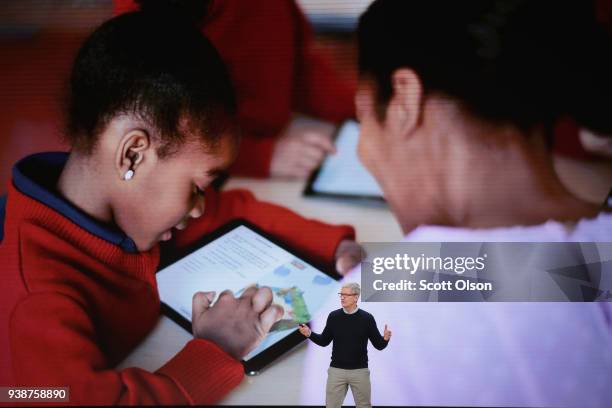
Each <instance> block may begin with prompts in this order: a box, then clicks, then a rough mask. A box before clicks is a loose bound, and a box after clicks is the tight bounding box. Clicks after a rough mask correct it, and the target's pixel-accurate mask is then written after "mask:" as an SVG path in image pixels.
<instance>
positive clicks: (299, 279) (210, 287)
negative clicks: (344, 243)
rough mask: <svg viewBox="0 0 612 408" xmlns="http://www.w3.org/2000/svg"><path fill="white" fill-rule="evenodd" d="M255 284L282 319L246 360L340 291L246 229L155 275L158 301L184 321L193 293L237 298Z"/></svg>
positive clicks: (335, 284) (322, 275)
mask: <svg viewBox="0 0 612 408" xmlns="http://www.w3.org/2000/svg"><path fill="white" fill-rule="evenodd" d="M253 283H257V284H258V285H260V286H269V287H270V288H271V289H272V293H273V294H274V302H275V303H278V304H280V305H281V306H283V308H284V309H285V315H284V316H283V318H282V320H281V321H280V322H278V323H276V324H275V325H274V326H273V327H272V330H271V331H270V333H269V334H268V335H267V337H266V338H265V339H264V341H263V342H262V343H261V344H260V345H259V346H258V347H257V348H255V350H253V351H252V352H251V353H249V355H247V356H246V357H245V360H249V359H250V358H252V357H253V356H255V355H257V354H259V353H260V352H261V351H263V350H265V349H267V348H268V347H270V346H271V345H273V344H274V343H276V342H278V341H280V340H281V339H283V338H284V337H286V336H288V335H289V334H291V333H292V332H294V331H295V329H296V328H297V325H298V324H299V323H306V322H308V321H310V320H311V317H312V316H313V315H314V314H315V313H316V311H317V310H318V309H319V308H320V307H321V306H322V305H323V304H324V302H325V301H327V300H328V299H329V296H331V295H333V294H334V293H335V292H337V291H338V289H339V287H340V284H339V283H338V282H337V281H335V280H334V279H333V278H331V277H330V276H329V275H326V274H325V273H323V272H321V271H320V270H318V269H316V268H314V267H313V266H312V265H310V264H308V263H306V262H304V261H302V260H301V259H299V258H297V257H295V256H294V255H292V254H291V253H290V252H288V251H286V250H284V249H283V248H281V247H279V246H278V245H276V244H274V243H272V242H271V241H269V240H268V239H266V238H265V237H263V236H261V235H260V234H258V233H256V232H254V231H253V230H251V229H249V228H248V227H246V226H244V225H240V226H237V227H236V228H234V229H232V230H231V231H229V232H228V233H226V234H225V235H223V236H221V237H219V238H217V239H215V240H214V241H212V242H210V243H208V244H206V245H204V246H203V247H202V248H200V249H198V250H196V251H194V252H192V253H191V254H189V255H187V256H186V257H184V258H182V259H181V260H179V261H177V262H175V263H174V264H172V265H170V266H168V267H166V268H164V269H162V270H161V271H159V272H158V273H157V284H158V288H159V294H160V297H161V300H162V302H164V303H165V304H167V305H168V306H170V307H171V308H172V309H174V310H175V311H176V312H178V313H179V314H180V315H182V316H183V317H184V318H185V319H187V320H188V321H191V300H192V297H193V294H194V293H195V292H197V291H216V292H217V295H218V294H219V293H221V292H222V291H223V290H225V289H230V290H231V291H233V292H234V296H240V294H241V293H242V290H243V289H244V288H245V287H247V286H249V285H251V284H253Z"/></svg>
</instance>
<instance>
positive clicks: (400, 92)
mask: <svg viewBox="0 0 612 408" xmlns="http://www.w3.org/2000/svg"><path fill="white" fill-rule="evenodd" d="M391 86H392V89H393V96H392V97H391V99H390V101H389V104H388V105H387V112H386V115H385V118H386V122H387V127H389V128H390V129H391V130H392V133H393V134H396V135H399V136H400V137H402V138H404V137H407V136H409V135H410V134H411V133H412V131H413V130H414V129H415V128H416V127H417V126H418V123H419V120H420V118H421V115H422V106H423V103H422V102H423V85H422V83H421V79H420V78H419V76H418V75H417V73H416V72H414V71H413V70H412V69H409V68H400V69H397V70H395V71H394V72H393V74H392V75H391Z"/></svg>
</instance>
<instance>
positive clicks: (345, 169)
mask: <svg viewBox="0 0 612 408" xmlns="http://www.w3.org/2000/svg"><path fill="white" fill-rule="evenodd" d="M358 141H359V124H358V123H357V122H355V121H352V120H351V121H347V122H345V123H344V124H343V125H342V127H341V128H340V130H339V131H338V136H337V137H336V150H337V151H336V154H332V155H329V156H327V157H326V158H325V160H324V161H323V164H322V165H321V169H320V170H319V174H318V176H317V178H316V180H315V181H314V183H313V184H312V189H313V190H314V191H315V192H317V193H328V194H346V195H356V196H375V197H382V196H383V193H382V191H381V189H380V187H379V186H378V183H377V182H376V180H375V179H374V177H372V175H371V174H370V173H369V172H368V171H367V170H366V168H365V167H364V166H363V165H362V164H361V162H360V161H359V157H358V156H357V143H358Z"/></svg>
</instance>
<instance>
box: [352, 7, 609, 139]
mask: <svg viewBox="0 0 612 408" xmlns="http://www.w3.org/2000/svg"><path fill="white" fill-rule="evenodd" d="M358 41H359V68H360V73H361V75H363V76H368V77H371V78H372V79H373V80H374V81H375V83H376V84H377V88H378V95H377V99H378V103H379V106H384V105H386V104H387V103H388V101H389V99H390V97H391V96H392V95H391V94H392V86H391V75H392V73H393V71H395V70H396V69H398V68H400V67H408V68H412V69H413V70H414V71H415V72H416V73H417V74H418V75H419V77H420V79H421V81H422V83H423V87H424V90H425V92H426V93H427V92H441V93H444V94H446V95H448V96H451V97H454V98H456V99H457V100H458V101H460V103H462V104H463V105H464V106H466V107H467V108H468V109H470V110H471V111H472V112H474V113H475V114H477V115H479V116H481V117H484V118H487V119H490V120H493V121H499V122H509V123H513V124H516V125H518V126H520V127H521V128H524V129H528V128H531V127H532V126H534V125H537V124H547V125H550V124H552V123H553V122H554V121H555V120H556V119H558V118H559V117H561V116H564V115H569V116H571V117H573V118H575V119H576V120H577V121H578V122H579V123H580V124H581V125H583V126H585V127H588V128H591V129H592V130H594V131H598V132H603V133H612V115H611V114H610V97H611V96H612V82H611V81H612V75H611V72H612V63H611V54H612V48H611V45H610V44H611V42H610V38H608V37H607V34H606V33H605V31H604V30H603V29H602V28H600V27H598V26H597V25H596V24H595V17H594V10H593V5H592V4H591V2H590V1H587V0H572V1H552V0H537V1H531V0H467V1H453V0H451V1H444V0H427V1H405V0H378V1H375V2H374V3H373V4H372V5H370V7H369V8H368V10H367V11H366V12H365V13H364V14H363V15H362V16H361V18H360V21H359V28H358ZM379 115H381V111H380V110H379Z"/></svg>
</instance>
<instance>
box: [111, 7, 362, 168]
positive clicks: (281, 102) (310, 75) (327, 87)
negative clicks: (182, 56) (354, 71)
mask: <svg viewBox="0 0 612 408" xmlns="http://www.w3.org/2000/svg"><path fill="white" fill-rule="evenodd" d="M134 10H137V5H136V3H135V1H134V0H113V13H114V14H115V15H117V14H121V13H124V12H127V11H134ZM202 32H203V33H204V34H205V35H206V37H207V38H208V39H209V40H210V41H211V42H212V43H213V45H214V46H215V48H216V49H217V50H218V51H219V54H221V57H222V58H223V61H224V62H225V65H226V66H227V69H228V72H229V74H230V77H231V79H232V83H233V84H234V88H235V90H236V95H237V98H238V122H239V123H240V127H241V129H242V143H241V146H240V151H239V153H238V157H237V159H236V161H235V162H234V165H233V166H232V168H231V172H232V173H233V174H239V175H246V176H255V177H268V176H269V171H270V162H271V160H272V155H273V153H274V148H275V146H276V141H277V140H278V137H279V135H280V134H282V132H283V131H284V129H285V127H286V126H287V125H288V124H289V121H290V119H291V115H292V113H293V112H299V113H304V114H307V115H311V116H314V117H317V118H321V119H324V120H327V121H331V122H339V121H342V120H344V119H346V118H348V117H353V116H354V115H355V114H354V105H353V97H354V93H355V84H354V83H351V81H349V80H347V78H346V76H347V75H344V76H343V75H342V74H341V73H339V72H336V70H334V69H333V67H332V64H331V62H330V60H329V58H327V57H326V55H325V54H323V53H322V52H320V50H318V49H316V48H315V47H314V44H313V35H312V29H311V27H310V25H309V24H308V21H307V20H306V18H305V16H304V14H303V13H302V11H301V10H300V8H299V7H298V6H297V5H296V4H295V1H293V0H266V1H244V0H215V1H213V2H212V6H211V7H210V10H209V14H208V15H207V16H206V17H205V19H204V22H203V25H202Z"/></svg>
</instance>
